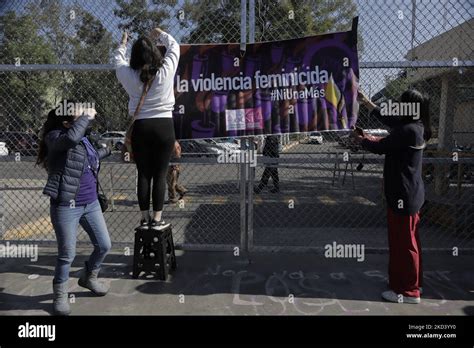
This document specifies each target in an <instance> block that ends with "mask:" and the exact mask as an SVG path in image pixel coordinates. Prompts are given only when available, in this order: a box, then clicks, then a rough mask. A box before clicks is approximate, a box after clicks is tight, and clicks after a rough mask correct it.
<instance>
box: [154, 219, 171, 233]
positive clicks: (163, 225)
mask: <svg viewBox="0 0 474 348" xmlns="http://www.w3.org/2000/svg"><path fill="white" fill-rule="evenodd" d="M170 225H171V224H170V223H169V222H165V220H163V219H161V220H160V221H156V220H155V219H153V220H151V222H150V229H152V230H155V231H161V230H164V229H165V228H168V227H169V226H170Z"/></svg>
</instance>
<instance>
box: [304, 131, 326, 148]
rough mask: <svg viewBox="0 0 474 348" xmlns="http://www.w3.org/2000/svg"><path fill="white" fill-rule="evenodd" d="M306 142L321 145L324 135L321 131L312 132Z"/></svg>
mask: <svg viewBox="0 0 474 348" xmlns="http://www.w3.org/2000/svg"><path fill="white" fill-rule="evenodd" d="M305 143H306V144H316V145H321V144H322V143H323V135H322V134H321V133H320V132H311V133H309V136H308V138H307V139H306V141H305Z"/></svg>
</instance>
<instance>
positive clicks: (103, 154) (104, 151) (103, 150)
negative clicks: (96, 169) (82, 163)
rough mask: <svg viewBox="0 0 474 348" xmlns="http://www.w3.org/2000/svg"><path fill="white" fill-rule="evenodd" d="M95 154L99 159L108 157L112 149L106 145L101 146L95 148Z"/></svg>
mask: <svg viewBox="0 0 474 348" xmlns="http://www.w3.org/2000/svg"><path fill="white" fill-rule="evenodd" d="M97 154H98V155H99V160H101V159H103V158H105V157H108V156H110V155H111V154H112V150H111V149H110V147H109V146H106V147H101V148H100V149H98V150H97Z"/></svg>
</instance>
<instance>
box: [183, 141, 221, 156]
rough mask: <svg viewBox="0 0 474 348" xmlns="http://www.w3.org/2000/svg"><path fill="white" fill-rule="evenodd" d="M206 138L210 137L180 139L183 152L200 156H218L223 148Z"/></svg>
mask: <svg viewBox="0 0 474 348" xmlns="http://www.w3.org/2000/svg"><path fill="white" fill-rule="evenodd" d="M206 140H209V139H195V140H180V141H179V144H180V145H181V152H182V153H183V154H184V155H188V156H189V155H191V156H192V155H195V156H199V157H217V156H219V154H221V153H222V152H223V149H221V148H219V147H218V146H215V145H214V144H212V142H208V141H206Z"/></svg>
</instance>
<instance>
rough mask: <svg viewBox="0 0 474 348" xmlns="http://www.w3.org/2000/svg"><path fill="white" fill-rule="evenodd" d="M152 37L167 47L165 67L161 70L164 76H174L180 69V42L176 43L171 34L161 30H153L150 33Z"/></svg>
mask: <svg viewBox="0 0 474 348" xmlns="http://www.w3.org/2000/svg"><path fill="white" fill-rule="evenodd" d="M150 37H151V38H152V39H153V40H155V41H158V42H160V43H162V44H163V45H164V46H165V47H166V53H165V57H164V62H163V66H162V67H161V68H160V70H161V71H162V74H163V76H169V75H171V76H174V74H175V73H176V69H177V68H178V62H179V55H180V51H179V44H178V42H176V40H175V39H174V38H173V37H172V36H171V35H170V34H168V33H165V32H164V31H163V30H161V29H160V28H155V29H153V30H152V31H151V33H150Z"/></svg>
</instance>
